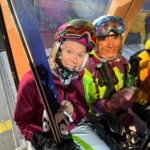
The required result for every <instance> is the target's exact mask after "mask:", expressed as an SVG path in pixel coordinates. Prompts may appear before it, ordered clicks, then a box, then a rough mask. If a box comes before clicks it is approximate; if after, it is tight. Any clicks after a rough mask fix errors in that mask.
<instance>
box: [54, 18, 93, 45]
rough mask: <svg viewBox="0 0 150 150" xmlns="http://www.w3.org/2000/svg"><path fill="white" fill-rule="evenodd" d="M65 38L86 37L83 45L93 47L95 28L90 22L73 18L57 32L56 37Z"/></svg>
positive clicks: (78, 38) (77, 38)
mask: <svg viewBox="0 0 150 150" xmlns="http://www.w3.org/2000/svg"><path fill="white" fill-rule="evenodd" d="M61 38H67V39H76V40H80V39H82V38H85V39H86V42H85V45H90V46H91V47H95V45H96V29H95V27H94V25H93V24H92V23H90V22H89V21H86V20H82V19H74V20H71V21H69V22H68V23H67V25H66V27H65V28H64V29H63V30H62V31H60V33H57V35H56V39H61Z"/></svg>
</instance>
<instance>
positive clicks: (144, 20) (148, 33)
mask: <svg viewBox="0 0 150 150" xmlns="http://www.w3.org/2000/svg"><path fill="white" fill-rule="evenodd" d="M148 39H150V0H146V1H145V3H144V5H143V7H142V8H141V9H140V11H139V13H138V15H137V17H136V19H135V21H134V23H133V25H132V27H131V29H130V31H129V33H128V35H127V38H126V41H125V45H124V48H123V55H124V56H125V57H126V58H127V59H129V57H130V56H131V55H132V54H134V53H135V52H136V51H139V50H141V49H144V47H145V42H146V41H147V40H148Z"/></svg>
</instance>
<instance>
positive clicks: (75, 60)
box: [72, 54, 78, 64]
mask: <svg viewBox="0 0 150 150" xmlns="http://www.w3.org/2000/svg"><path fill="white" fill-rule="evenodd" d="M77 61H78V58H77V55H76V54H74V55H73V57H72V62H73V63H74V64H77Z"/></svg>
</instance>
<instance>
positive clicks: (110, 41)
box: [107, 38, 113, 47]
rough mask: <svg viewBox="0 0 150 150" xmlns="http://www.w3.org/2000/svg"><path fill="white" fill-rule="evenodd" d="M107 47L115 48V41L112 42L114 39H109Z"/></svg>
mask: <svg viewBox="0 0 150 150" xmlns="http://www.w3.org/2000/svg"><path fill="white" fill-rule="evenodd" d="M107 45H108V47H113V40H112V38H108V39H107Z"/></svg>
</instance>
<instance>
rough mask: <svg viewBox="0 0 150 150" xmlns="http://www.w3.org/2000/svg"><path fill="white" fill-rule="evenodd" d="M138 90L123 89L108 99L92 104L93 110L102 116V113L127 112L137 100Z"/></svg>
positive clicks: (132, 88) (134, 88)
mask: <svg viewBox="0 0 150 150" xmlns="http://www.w3.org/2000/svg"><path fill="white" fill-rule="evenodd" d="M137 92H138V88H136V87H129V88H124V89H122V90H120V91H118V92H117V93H115V94H113V95H112V97H110V98H109V99H103V100H100V101H97V102H95V103H94V104H93V110H94V111H95V112H96V113H98V114H99V115H102V114H104V113H118V112H119V111H127V109H128V108H129V107H131V106H132V105H133V103H134V102H135V99H136V98H137Z"/></svg>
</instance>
